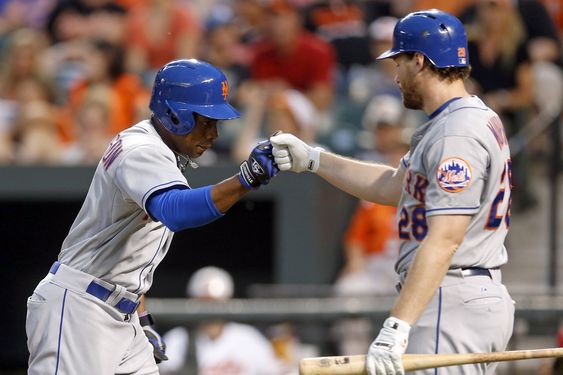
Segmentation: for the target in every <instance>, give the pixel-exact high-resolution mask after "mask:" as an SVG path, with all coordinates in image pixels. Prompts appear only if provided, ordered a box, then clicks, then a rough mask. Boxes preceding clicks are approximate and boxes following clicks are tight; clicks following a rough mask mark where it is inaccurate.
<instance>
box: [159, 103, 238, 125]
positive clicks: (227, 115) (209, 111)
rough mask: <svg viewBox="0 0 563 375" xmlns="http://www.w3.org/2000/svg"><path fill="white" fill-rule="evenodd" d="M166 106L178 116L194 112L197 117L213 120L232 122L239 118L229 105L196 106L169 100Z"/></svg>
mask: <svg viewBox="0 0 563 375" xmlns="http://www.w3.org/2000/svg"><path fill="white" fill-rule="evenodd" d="M168 105H169V106H170V107H172V109H174V111H175V112H176V113H178V114H181V113H182V112H195V113H197V114H198V115H201V116H204V117H208V118H210V119H214V120H232V119H235V118H239V117H240V113H239V111H237V110H236V109H235V108H234V107H233V106H232V105H230V104H229V103H221V104H213V105H196V104H187V103H182V102H174V101H170V100H169V101H168Z"/></svg>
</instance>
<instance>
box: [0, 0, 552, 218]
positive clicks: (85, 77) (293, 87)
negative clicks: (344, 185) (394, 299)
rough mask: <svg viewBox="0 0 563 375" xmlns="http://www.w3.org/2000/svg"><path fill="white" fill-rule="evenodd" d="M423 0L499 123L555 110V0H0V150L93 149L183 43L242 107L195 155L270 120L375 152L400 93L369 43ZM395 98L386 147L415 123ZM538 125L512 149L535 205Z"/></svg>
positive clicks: (76, 159) (137, 103) (241, 147)
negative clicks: (444, 17)
mask: <svg viewBox="0 0 563 375" xmlns="http://www.w3.org/2000/svg"><path fill="white" fill-rule="evenodd" d="M433 7H435V8H440V9H443V10H446V11H448V12H450V13H453V14H455V15H457V16H458V17H460V18H461V19H462V21H463V22H464V24H465V25H466V26H467V31H468V36H469V39H470V48H469V55H470V62H471V65H472V69H473V71H472V79H471V81H470V82H468V86H469V87H470V88H471V91H472V92H474V93H476V94H479V95H481V96H482V97H483V98H484V99H485V100H486V101H487V104H488V105H489V106H491V107H492V108H494V109H495V110H497V111H498V112H499V113H500V114H501V115H502V117H503V119H504V121H505V126H506V127H507V130H508V133H509V134H510V135H511V136H513V137H514V138H515V139H518V137H520V138H526V135H527V134H530V133H533V132H530V129H526V125H527V124H529V123H530V121H531V120H530V119H531V118H533V117H534V116H535V115H537V114H538V113H541V111H542V110H544V109H547V108H549V109H550V110H554V109H553V108H554V107H555V110H558V109H559V107H560V105H561V99H562V94H561V91H562V89H561V68H560V67H561V42H560V37H561V35H562V34H563V7H562V5H561V3H560V1H557V0H541V1H540V0H463V1H461V0H460V1H453V2H452V1H446V0H441V1H440V0H435V1H432V0H407V1H392V0H371V1H370V0H363V1H353V0H214V1H204V0H3V1H0V59H1V63H0V108H1V111H0V164H4V165H30V164H36V165H90V164H95V163H97V161H98V159H99V157H100V155H101V154H102V153H103V151H104V149H105V147H106V145H107V143H108V141H109V140H110V139H111V138H112V137H113V136H114V135H115V134H116V133H118V132H119V131H121V130H123V129H124V128H127V127H129V126H131V125H132V124H134V123H136V122H137V121H139V120H141V119H144V118H147V117H148V116H149V112H148V100H149V97H150V92H151V85H152V80H153V77H154V74H155V73H156V71H157V70H158V69H159V68H160V67H161V66H162V65H163V64H165V63H166V62H168V61H170V60H173V59H179V58H192V57H195V58H199V59H202V60H206V61H208V62H210V63H212V64H214V65H216V66H218V67H219V68H221V69H222V70H224V71H225V72H226V74H227V76H228V78H229V81H230V93H229V94H230V97H231V101H232V102H233V103H234V105H235V106H236V107H237V108H238V109H240V110H241V111H242V112H243V114H244V115H243V117H242V118H241V119H240V120H237V121H232V122H229V123H228V124H226V125H225V126H224V127H222V128H221V129H220V131H221V133H222V134H221V137H220V138H219V140H218V142H217V144H216V147H215V148H214V150H213V151H212V152H208V153H206V154H205V157H204V158H203V160H200V161H199V162H200V164H203V165H210V164H213V163H216V162H217V161H218V160H220V159H227V160H229V159H232V160H235V161H240V160H241V159H242V158H243V156H244V155H246V154H247V152H248V150H249V149H250V147H251V145H252V144H254V142H255V140H256V139H259V138H261V137H265V136H267V135H268V134H270V133H271V132H273V131H274V130H278V129H281V130H284V131H289V132H293V133H296V134H297V135H299V136H300V137H301V138H303V139H304V140H306V141H308V142H313V143H319V144H322V145H324V146H325V147H327V148H328V149H332V150H333V151H335V152H338V153H341V154H345V155H352V156H363V155H368V156H369V157H375V159H377V155H375V154H378V153H380V152H379V151H377V150H376V149H375V145H376V142H377V141H375V140H374V138H375V137H376V136H377V134H376V132H377V131H376V130H375V129H376V128H377V127H378V126H377V124H376V122H377V121H389V120H388V119H385V116H387V117H389V114H388V113H385V114H381V113H382V112H386V111H387V109H388V107H389V105H391V107H395V106H396V105H395V104H389V103H390V102H392V101H399V100H400V92H399V91H398V88H397V86H396V85H395V83H394V65H393V62H392V61H382V62H379V61H375V59H374V57H375V56H377V55H378V54H379V53H380V52H381V51H383V50H385V49H387V48H389V46H390V43H391V38H392V32H393V27H394V25H395V23H396V21H397V19H398V18H400V17H401V16H403V15H405V14H406V13H408V12H411V11H413V10H417V9H426V8H433ZM378 103H379V104H378ZM387 112H388V111H387ZM409 112H410V111H406V110H403V109H402V107H400V106H399V109H398V113H396V114H395V117H396V119H392V120H393V121H392V122H394V124H393V125H394V126H398V127H399V128H400V129H402V130H403V131H402V132H399V133H400V134H399V138H400V139H398V140H387V141H389V142H394V144H388V145H387V146H385V147H387V148H389V147H391V148H394V147H395V146H396V147H398V148H399V149H400V148H402V147H404V144H405V143H408V138H409V134H410V129H412V127H413V126H416V124H417V123H420V122H424V119H423V118H421V114H420V113H409ZM539 138H540V141H535V142H530V141H528V140H524V141H521V142H520V144H524V147H520V148H519V150H518V155H515V159H516V160H515V163H514V164H515V181H516V185H517V189H516V192H517V194H518V193H520V195H521V196H520V197H516V199H515V200H516V201H518V202H521V205H522V208H526V207H527V206H529V205H533V204H534V197H533V194H532V193H530V192H529V191H527V188H526V185H527V179H528V178H529V177H528V175H529V163H530V157H533V156H534V155H535V154H537V153H539V154H542V153H545V149H546V147H545V145H544V144H542V141H541V137H539ZM387 141H386V142H387ZM379 143H381V142H379ZM370 154H371V155H370ZM530 154H531V156H530ZM518 185H519V186H521V188H520V189H518Z"/></svg>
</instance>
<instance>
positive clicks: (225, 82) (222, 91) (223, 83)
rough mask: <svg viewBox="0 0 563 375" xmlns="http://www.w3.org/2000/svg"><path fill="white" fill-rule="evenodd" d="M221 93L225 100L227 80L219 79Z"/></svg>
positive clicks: (227, 90) (227, 94)
mask: <svg viewBox="0 0 563 375" xmlns="http://www.w3.org/2000/svg"><path fill="white" fill-rule="evenodd" d="M221 95H223V99H225V100H227V97H228V96H229V84H228V83H227V81H221Z"/></svg>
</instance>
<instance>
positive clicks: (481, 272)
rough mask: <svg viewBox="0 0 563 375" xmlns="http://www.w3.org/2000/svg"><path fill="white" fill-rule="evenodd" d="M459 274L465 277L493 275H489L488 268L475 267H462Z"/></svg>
mask: <svg viewBox="0 0 563 375" xmlns="http://www.w3.org/2000/svg"><path fill="white" fill-rule="evenodd" d="M461 274H462V275H463V276H465V277H467V276H488V277H490V278H491V279H492V278H493V276H492V275H491V271H489V269H488V268H477V267H472V268H462V269H461Z"/></svg>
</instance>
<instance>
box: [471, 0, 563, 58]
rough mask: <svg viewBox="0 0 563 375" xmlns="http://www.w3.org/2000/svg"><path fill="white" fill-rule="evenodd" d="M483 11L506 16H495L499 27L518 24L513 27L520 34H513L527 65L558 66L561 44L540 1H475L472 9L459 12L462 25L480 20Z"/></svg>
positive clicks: (553, 25)
mask: <svg viewBox="0 0 563 375" xmlns="http://www.w3.org/2000/svg"><path fill="white" fill-rule="evenodd" d="M484 8H489V10H488V13H491V12H494V10H495V9H496V10H497V13H501V12H504V13H506V14H499V16H500V18H498V20H499V22H501V23H502V22H503V20H505V19H506V18H512V19H515V20H516V22H518V23H520V25H518V26H517V27H518V28H519V29H521V30H515V31H516V32H517V34H519V36H520V37H521V38H523V39H524V43H525V45H526V47H527V50H528V55H529V57H530V60H531V61H533V62H536V61H551V62H557V63H560V62H561V41H560V40H559V37H558V34H557V29H556V27H555V24H554V23H553V21H552V19H551V18H550V16H549V13H548V12H547V10H546V8H545V7H544V5H543V4H542V3H541V2H540V1H538V0H516V1H511V0H476V1H475V5H472V6H469V7H468V8H467V9H466V10H465V11H463V13H462V14H461V15H460V19H461V20H462V22H463V23H464V24H473V23H474V22H476V21H477V22H478V20H479V19H482V17H483V9H484ZM485 12H487V11H485ZM506 16H508V17H506ZM491 18H493V16H491ZM522 32H523V33H522ZM472 65H473V64H472Z"/></svg>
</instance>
